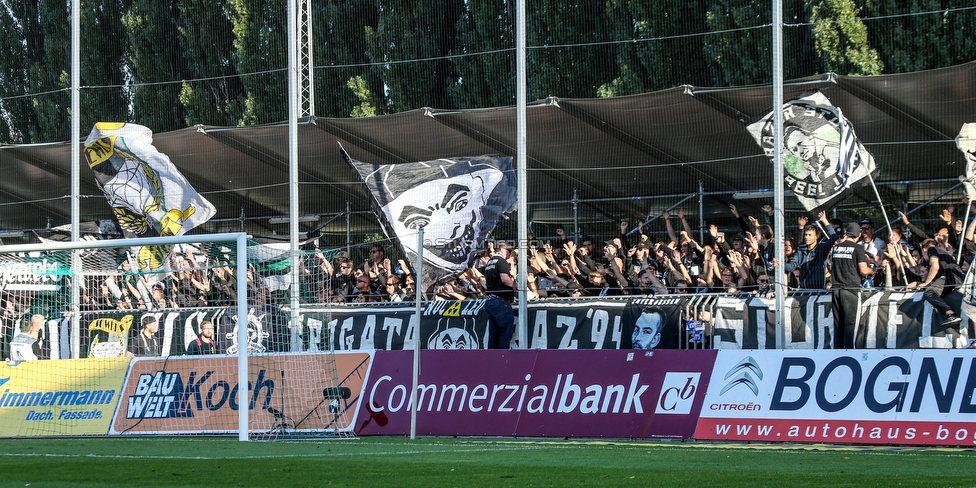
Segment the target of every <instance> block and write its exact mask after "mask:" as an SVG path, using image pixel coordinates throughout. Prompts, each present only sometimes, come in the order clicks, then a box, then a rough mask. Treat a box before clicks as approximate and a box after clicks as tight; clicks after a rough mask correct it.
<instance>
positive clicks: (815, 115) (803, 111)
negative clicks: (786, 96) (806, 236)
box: [749, 91, 877, 212]
mask: <svg viewBox="0 0 976 488" xmlns="http://www.w3.org/2000/svg"><path fill="white" fill-rule="evenodd" d="M749 132H750V133H751V134H752V137H754V138H755V139H756V142H757V143H758V144H759V146H760V147H762V150H763V152H765V153H766V155H767V156H769V157H772V156H773V112H772V111H770V112H769V113H767V114H766V115H765V116H763V117H762V118H761V119H759V120H758V121H756V122H754V123H752V124H749ZM783 146H784V147H783V148H782V150H783V152H782V154H783V166H784V168H785V170H786V177H785V179H786V188H787V189H789V190H791V191H792V192H793V194H794V195H796V198H797V199H798V200H799V201H800V203H801V204H802V205H803V207H804V208H806V209H807V210H809V211H810V212H819V211H820V210H825V209H827V208H829V207H832V206H834V205H835V204H836V203H837V202H839V201H841V200H843V199H844V198H846V197H847V195H848V194H849V193H850V192H852V191H853V190H856V189H857V188H858V187H860V186H861V185H862V184H864V183H866V182H867V178H868V177H869V176H871V175H873V174H874V173H875V172H876V171H877V167H876V166H875V164H874V157H872V156H871V153H869V152H868V151H867V149H865V148H864V145H862V144H861V143H860V141H858V140H857V136H856V135H855V134H854V128H853V127H851V125H850V123H849V122H848V121H847V119H845V118H844V114H843V113H842V112H841V109H840V107H835V106H834V105H832V104H831V103H830V100H828V99H827V97H826V96H824V95H823V94H822V93H820V92H819V91H817V92H814V93H812V94H810V95H807V96H805V97H802V98H798V99H795V100H791V101H789V102H787V103H786V104H784V105H783Z"/></svg>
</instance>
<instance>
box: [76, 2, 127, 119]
mask: <svg viewBox="0 0 976 488" xmlns="http://www.w3.org/2000/svg"><path fill="white" fill-rule="evenodd" d="M127 4H128V2H127V1H123V0H100V1H99V2H98V3H97V4H95V3H83V4H81V9H82V10H81V34H82V35H81V46H80V47H81V85H82V86H85V87H93V88H87V89H84V90H82V92H81V94H80V95H81V96H80V108H81V122H80V124H81V132H82V135H85V133H86V132H87V131H88V130H89V129H90V128H91V127H92V126H94V125H95V122H100V121H113V122H126V121H128V120H129V117H130V113H129V92H128V89H127V88H126V80H125V73H126V60H127V59H128V57H129V44H128V43H127V42H120V40H123V39H125V38H126V33H125V26H124V25H123V24H122V17H123V13H124V12H125V10H126V9H127V8H128V5H127Z"/></svg>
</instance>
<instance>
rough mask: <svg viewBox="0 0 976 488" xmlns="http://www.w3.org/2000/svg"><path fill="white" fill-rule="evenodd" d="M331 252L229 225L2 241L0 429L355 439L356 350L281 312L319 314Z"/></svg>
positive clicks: (360, 359)
mask: <svg viewBox="0 0 976 488" xmlns="http://www.w3.org/2000/svg"><path fill="white" fill-rule="evenodd" d="M331 254H334V253H331ZM329 259H330V252H329V251H323V250H315V251H309V252H303V251H299V252H298V253H297V254H295V255H292V253H291V252H290V251H289V250H288V249H287V248H284V249H282V248H277V247H274V246H265V245H259V244H256V243H254V242H250V241H248V240H247V236H246V235H245V234H243V233H236V234H210V235H194V236H180V237H160V238H148V239H147V238H143V239H122V240H108V241H83V242H73V243H65V242H62V243H44V244H34V245H19V246H0V306H2V325H0V327H2V335H0V337H2V343H0V353H2V356H3V359H4V364H2V365H0V368H3V370H4V371H3V373H2V374H0V381H2V382H4V383H5V384H2V385H0V395H2V396H0V420H2V422H0V424H2V425H3V426H2V427H0V436H32V435H105V434H111V435H127V434H139V435H146V434H167V435H178V434H234V433H236V434H238V436H239V438H240V439H241V440H246V439H277V438H282V437H288V438H295V437H317V438H319V437H340V438H344V437H354V436H355V434H354V424H353V417H354V413H355V405H356V403H355V402H356V399H357V398H356V397H357V396H358V393H359V391H361V378H362V377H364V376H365V371H364V369H365V368H366V367H368V364H369V356H368V354H365V353H364V354H355V353H352V354H349V353H340V354H339V355H338V356H337V355H336V354H335V352H334V351H333V350H332V347H331V344H332V341H330V340H329V338H328V329H327V327H323V326H322V325H323V324H321V323H315V324H310V325H309V326H306V325H305V323H304V317H302V316H301V315H300V314H299V313H298V312H296V313H291V312H290V310H293V309H294V310H296V311H301V309H302V305H301V304H302V303H316V304H317V306H316V308H317V309H320V310H325V311H326V317H325V318H326V323H327V321H328V319H329V318H330V315H329V311H330V308H329V303H330V302H329V300H328V297H327V296H326V295H327V294H326V293H325V292H323V290H328V289H330V288H331V287H330V284H329V276H330V273H329V272H327V270H326V269H325V267H324V266H322V265H321V262H322V261H328V260H329ZM293 283H297V286H294V285H293ZM316 322H319V321H316ZM240 385H246V387H245V388H240ZM242 406H246V408H242Z"/></svg>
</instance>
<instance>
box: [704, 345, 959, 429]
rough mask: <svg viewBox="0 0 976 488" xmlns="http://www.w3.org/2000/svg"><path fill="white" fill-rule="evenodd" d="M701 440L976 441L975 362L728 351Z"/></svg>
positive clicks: (707, 405) (715, 374)
mask: <svg viewBox="0 0 976 488" xmlns="http://www.w3.org/2000/svg"><path fill="white" fill-rule="evenodd" d="M711 376H712V381H711V383H710V384H709V385H708V389H707V392H708V393H707V394H706V395H705V402H704V405H703V406H702V410H701V418H700V419H699V421H698V427H697V429H696V431H695V438H697V439H722V440H740V441H782V442H832V443H853V444H905V445H942V446H969V447H972V446H974V445H976V400H974V398H973V394H974V392H976V356H974V355H973V353H972V351H955V350H943V351H940V350H835V351H803V352H802V353H800V352H799V351H789V350H785V351H719V353H718V357H717V358H716V360H715V368H714V370H713V371H712V375H711Z"/></svg>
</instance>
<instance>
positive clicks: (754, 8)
mask: <svg viewBox="0 0 976 488" xmlns="http://www.w3.org/2000/svg"><path fill="white" fill-rule="evenodd" d="M706 15H707V23H708V27H709V30H710V31H712V32H714V34H711V35H708V36H706V37H705V53H706V55H707V57H708V60H709V66H710V69H709V71H710V74H711V76H712V78H713V79H714V80H715V84H716V85H717V86H737V85H752V84H757V83H769V82H770V80H772V76H773V70H772V62H773V57H772V47H773V37H772V30H771V29H770V28H768V27H764V26H768V25H770V24H771V23H772V12H770V8H769V5H768V4H765V3H761V4H758V3H755V2H752V1H751V0H712V1H711V2H710V3H709V6H708V13H707V14H706Z"/></svg>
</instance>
